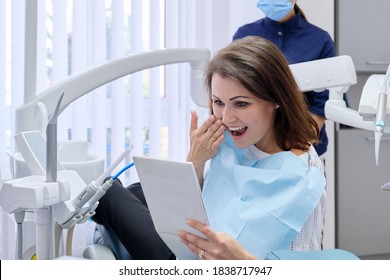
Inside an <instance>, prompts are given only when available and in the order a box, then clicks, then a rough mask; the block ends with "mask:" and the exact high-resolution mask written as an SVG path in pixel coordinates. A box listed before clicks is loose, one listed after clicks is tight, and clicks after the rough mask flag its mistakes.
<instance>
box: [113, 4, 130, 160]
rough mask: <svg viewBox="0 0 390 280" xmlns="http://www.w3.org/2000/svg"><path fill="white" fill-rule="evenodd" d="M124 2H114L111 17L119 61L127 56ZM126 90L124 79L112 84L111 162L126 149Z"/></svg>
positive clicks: (114, 46)
mask: <svg viewBox="0 0 390 280" xmlns="http://www.w3.org/2000/svg"><path fill="white" fill-rule="evenodd" d="M123 5H124V2H123V0H113V1H112V7H111V9H112V16H111V18H112V19H111V21H112V24H111V36H110V42H111V58H112V59H118V58H120V57H123V56H124V54H125V38H124V36H125V26H124V9H123ZM125 108H126V107H125V90H124V78H121V79H118V80H116V81H114V82H112V83H111V123H110V124H111V137H110V147H111V159H112V160H111V161H115V159H116V158H118V157H119V155H120V154H121V153H122V152H123V150H124V148H125V124H126V122H125Z"/></svg>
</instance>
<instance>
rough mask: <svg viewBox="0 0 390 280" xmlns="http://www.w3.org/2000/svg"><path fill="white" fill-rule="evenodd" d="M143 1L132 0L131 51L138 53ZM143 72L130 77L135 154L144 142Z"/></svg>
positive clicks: (131, 125)
mask: <svg viewBox="0 0 390 280" xmlns="http://www.w3.org/2000/svg"><path fill="white" fill-rule="evenodd" d="M143 2H144V3H145V1H142V0H133V1H131V16H130V26H129V28H130V46H131V53H132V54H137V53H140V52H141V51H142V50H143V37H142V31H143V21H142V16H143V5H142V4H143ZM143 74H144V73H142V72H138V73H134V74H132V75H131V77H130V95H131V97H130V100H131V101H130V108H128V109H129V110H130V143H131V144H132V145H134V154H136V155H140V154H143V142H144V135H145V132H144V98H143V96H144V93H143Z"/></svg>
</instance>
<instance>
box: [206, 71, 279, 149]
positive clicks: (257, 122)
mask: <svg viewBox="0 0 390 280" xmlns="http://www.w3.org/2000/svg"><path fill="white" fill-rule="evenodd" d="M211 91H212V108H213V113H214V115H215V116H216V117H217V118H218V119H221V120H222V122H223V124H224V125H225V126H226V130H227V131H228V132H229V133H230V135H231V137H232V139H233V140H234V142H235V144H236V146H237V147H239V148H247V147H249V146H250V145H256V147H257V148H259V149H260V150H262V151H264V152H268V153H272V152H275V150H277V151H279V150H280V148H278V146H277V144H276V141H275V138H274V128H273V123H274V117H275V110H276V108H275V103H273V102H269V101H265V100H262V99H260V98H258V97H256V96H254V95H253V94H252V93H251V92H249V91H248V90H247V89H246V88H245V87H243V86H242V85H241V84H240V83H239V82H238V81H237V80H235V79H232V78H228V77H221V76H220V75H219V74H214V75H213V77H212V80H211Z"/></svg>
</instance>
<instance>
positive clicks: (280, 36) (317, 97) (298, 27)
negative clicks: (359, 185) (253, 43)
mask: <svg viewBox="0 0 390 280" xmlns="http://www.w3.org/2000/svg"><path fill="white" fill-rule="evenodd" d="M246 36H260V37H264V38H266V39H268V40H270V41H271V42H273V43H274V44H275V45H276V46H277V47H278V48H279V49H280V50H281V51H282V52H283V54H284V55H285V57H286V59H287V61H288V62H289V64H294V63H299V62H305V61H311V60H316V59H321V58H328V57H333V56H335V48H334V43H333V40H332V38H331V37H330V35H329V34H328V33H327V32H326V31H325V30H323V29H321V28H319V27H317V26H315V25H313V24H311V23H309V22H308V21H307V20H305V19H303V18H302V17H301V15H300V14H297V15H295V16H294V17H293V18H292V19H290V20H289V21H287V22H283V23H279V22H276V21H273V20H271V19H269V18H262V19H260V20H257V21H255V22H252V23H248V24H245V25H243V26H241V27H240V28H238V30H237V31H236V33H235V34H234V36H233V40H236V39H239V38H243V37H246ZM304 94H305V96H306V98H307V101H308V103H309V110H310V112H311V113H313V114H315V115H318V116H322V117H324V116H325V112H324V109H325V102H326V101H327V100H328V98H329V92H328V91H327V90H325V91H323V92H314V91H311V92H305V93H304ZM327 145H328V137H327V135H326V131H325V125H324V126H323V128H322V129H321V132H320V143H319V144H318V145H317V146H315V148H316V151H317V153H318V155H322V154H324V153H325V152H326V149H327Z"/></svg>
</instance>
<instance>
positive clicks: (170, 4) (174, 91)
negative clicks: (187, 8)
mask: <svg viewBox="0 0 390 280" xmlns="http://www.w3.org/2000/svg"><path fill="white" fill-rule="evenodd" d="M182 3H183V1H179V0H170V1H167V2H166V5H165V16H166V19H165V22H166V28H165V30H166V34H165V40H166V47H167V48H173V47H180V45H179V26H180V21H179V19H180V16H177V15H180V5H181V4H182ZM175 15H176V16H175ZM179 83H180V75H179V66H178V65H169V66H167V67H166V91H165V92H166V98H167V108H168V112H167V114H168V123H167V126H168V135H169V137H168V139H169V140H168V141H169V142H168V151H169V154H170V156H171V158H172V159H178V158H179V152H178V151H179V148H180V147H179V145H180V143H178V142H176V140H177V139H178V134H179V131H178V130H179V129H178V128H179V126H178V124H179V114H178V108H179V98H178V93H179Z"/></svg>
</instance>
